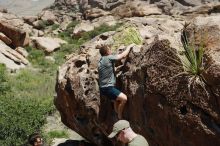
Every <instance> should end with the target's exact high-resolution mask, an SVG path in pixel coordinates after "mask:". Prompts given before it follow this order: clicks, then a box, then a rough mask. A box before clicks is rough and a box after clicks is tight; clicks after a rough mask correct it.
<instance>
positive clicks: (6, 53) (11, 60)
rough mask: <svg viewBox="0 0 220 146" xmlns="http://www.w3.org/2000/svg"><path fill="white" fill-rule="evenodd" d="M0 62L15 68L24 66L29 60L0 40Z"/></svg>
mask: <svg viewBox="0 0 220 146" xmlns="http://www.w3.org/2000/svg"><path fill="white" fill-rule="evenodd" d="M0 63H3V64H5V65H6V67H7V68H8V69H10V70H17V69H20V68H24V67H25V66H26V65H28V64H29V61H28V60H27V59H26V58H25V57H24V56H22V55H21V54H20V53H19V52H17V51H15V50H13V49H11V48H10V47H8V46H7V45H6V44H5V43H4V42H2V41H1V40H0Z"/></svg>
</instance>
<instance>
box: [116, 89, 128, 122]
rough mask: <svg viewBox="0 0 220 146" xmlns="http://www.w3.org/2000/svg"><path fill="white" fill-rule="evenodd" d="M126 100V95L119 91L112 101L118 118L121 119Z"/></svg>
mask: <svg viewBox="0 0 220 146" xmlns="http://www.w3.org/2000/svg"><path fill="white" fill-rule="evenodd" d="M126 102H127V96H126V95H125V94H124V93H122V92H121V93H120V94H119V95H118V97H117V98H116V101H115V102H114V106H115V109H116V110H115V112H116V113H117V114H118V118H119V119H122V113H123V110H124V106H125V104H126Z"/></svg>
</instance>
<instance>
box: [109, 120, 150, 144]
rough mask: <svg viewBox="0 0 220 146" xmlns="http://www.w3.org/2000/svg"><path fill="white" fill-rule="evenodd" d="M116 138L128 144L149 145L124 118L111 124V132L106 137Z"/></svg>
mask: <svg viewBox="0 0 220 146" xmlns="http://www.w3.org/2000/svg"><path fill="white" fill-rule="evenodd" d="M114 137H115V138H116V139H117V140H118V141H120V142H122V143H124V144H128V146H135V145H140V146H149V145H148V143H147V140H146V139H145V138H144V137H143V136H141V135H139V134H136V133H135V132H134V131H133V130H132V129H131V127H130V123H129V122H128V121H126V120H119V121H117V122H116V123H115V124H114V125H113V130H112V133H111V134H110V135H109V136H108V138H114Z"/></svg>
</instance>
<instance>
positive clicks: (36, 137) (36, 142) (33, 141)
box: [28, 133, 43, 146]
mask: <svg viewBox="0 0 220 146" xmlns="http://www.w3.org/2000/svg"><path fill="white" fill-rule="evenodd" d="M28 143H29V144H30V145H31V146H43V140H42V137H41V135H40V134H39V133H33V134H31V135H30V136H29V137H28Z"/></svg>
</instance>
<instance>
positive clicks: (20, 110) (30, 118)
mask: <svg viewBox="0 0 220 146" xmlns="http://www.w3.org/2000/svg"><path fill="white" fill-rule="evenodd" d="M0 98H1V99H0V101H1V107H0V114H1V117H0V121H1V122H0V133H1V134H0V145H2V146H7V145H10V146H13V145H20V144H22V143H24V141H26V139H27V136H28V135H29V134H31V133H33V132H35V131H40V128H41V127H42V126H43V124H44V122H45V117H44V116H42V115H46V114H47V113H48V105H47V104H42V103H41V102H40V101H37V100H34V99H18V98H15V97H7V96H6V97H0Z"/></svg>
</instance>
